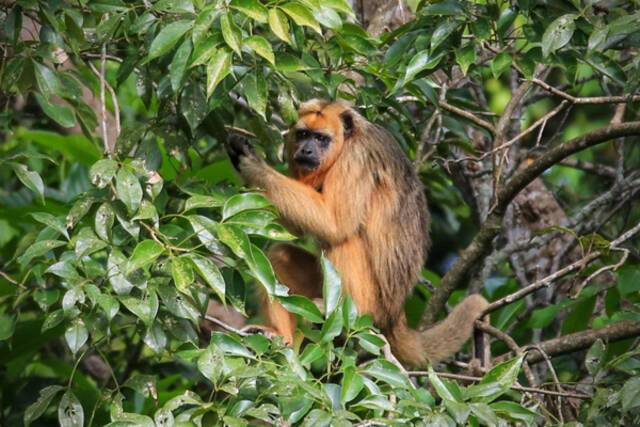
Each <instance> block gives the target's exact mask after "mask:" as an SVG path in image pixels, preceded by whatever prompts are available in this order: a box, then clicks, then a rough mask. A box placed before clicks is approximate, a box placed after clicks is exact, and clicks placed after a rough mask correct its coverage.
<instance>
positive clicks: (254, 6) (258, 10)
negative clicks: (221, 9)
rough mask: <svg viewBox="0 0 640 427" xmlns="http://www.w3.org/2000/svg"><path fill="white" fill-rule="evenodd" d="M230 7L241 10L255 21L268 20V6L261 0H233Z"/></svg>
mask: <svg viewBox="0 0 640 427" xmlns="http://www.w3.org/2000/svg"><path fill="white" fill-rule="evenodd" d="M229 7H231V8H232V9H236V10H239V11H240V12H242V13H244V14H245V15H247V16H248V17H249V18H251V19H253V20H255V21H258V22H261V23H266V22H267V15H268V11H267V8H266V7H264V6H263V5H262V3H260V1H259V0H232V1H231V3H230V4H229Z"/></svg>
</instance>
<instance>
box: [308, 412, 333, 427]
mask: <svg viewBox="0 0 640 427" xmlns="http://www.w3.org/2000/svg"><path fill="white" fill-rule="evenodd" d="M330 425H331V414H330V413H328V412H327V411H323V410H322V409H313V410H312V411H311V412H309V413H308V414H307V416H306V417H304V421H303V422H302V424H301V426H302V427H328V426H330Z"/></svg>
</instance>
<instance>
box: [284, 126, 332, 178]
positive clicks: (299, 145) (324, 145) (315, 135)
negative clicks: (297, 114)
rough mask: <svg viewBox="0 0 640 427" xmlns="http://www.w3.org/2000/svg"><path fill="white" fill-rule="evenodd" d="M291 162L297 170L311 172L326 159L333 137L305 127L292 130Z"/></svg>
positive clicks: (325, 132) (324, 131)
mask: <svg viewBox="0 0 640 427" xmlns="http://www.w3.org/2000/svg"><path fill="white" fill-rule="evenodd" d="M294 132H295V133H294V136H293V138H294V139H293V144H292V148H293V150H292V151H293V152H292V160H293V162H294V163H295V166H296V167H297V168H299V169H302V170H306V171H312V170H314V169H316V168H317V167H318V166H320V164H321V163H322V162H323V161H324V159H325V158H326V157H327V153H328V152H329V151H330V148H331V145H332V142H333V137H332V136H331V135H330V134H329V133H328V132H327V131H326V130H323V131H321V130H315V129H310V128H307V127H297V128H295V129H294Z"/></svg>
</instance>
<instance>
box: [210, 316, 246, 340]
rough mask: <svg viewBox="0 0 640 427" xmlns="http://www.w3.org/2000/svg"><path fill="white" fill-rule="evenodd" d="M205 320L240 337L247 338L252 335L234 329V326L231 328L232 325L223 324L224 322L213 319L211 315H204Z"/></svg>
mask: <svg viewBox="0 0 640 427" xmlns="http://www.w3.org/2000/svg"><path fill="white" fill-rule="evenodd" d="M204 318H205V319H206V320H208V321H209V322H213V323H215V324H216V325H218V326H220V327H222V328H224V329H226V330H227V331H230V332H233V333H236V334H238V335H240V336H243V337H247V336H249V335H251V334H250V333H247V332H244V331H241V330H240V329H238V328H234V327H233V326H231V325H229V324H227V323H225V322H223V321H222V320H220V319H218V318H217V317H213V316H210V315H208V314H205V315H204Z"/></svg>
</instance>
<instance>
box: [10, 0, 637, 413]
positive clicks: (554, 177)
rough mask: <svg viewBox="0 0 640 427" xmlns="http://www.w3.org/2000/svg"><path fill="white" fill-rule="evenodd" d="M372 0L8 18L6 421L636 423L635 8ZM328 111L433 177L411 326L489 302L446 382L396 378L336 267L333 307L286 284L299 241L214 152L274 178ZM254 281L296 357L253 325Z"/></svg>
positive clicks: (398, 371) (60, 0)
mask: <svg viewBox="0 0 640 427" xmlns="http://www.w3.org/2000/svg"><path fill="white" fill-rule="evenodd" d="M355 3H356V6H357V7H356V11H355V12H354V11H353V10H352V6H351V4H350V3H349V2H347V1H346V0H290V1H289V0H284V1H283V0H262V1H260V0H230V1H228V0H212V1H205V0H158V1H150V0H78V1H66V0H53V1H37V0H18V1H3V2H1V3H0V5H1V6H0V8H1V9H0V22H1V26H0V47H1V49H2V57H1V58H0V101H1V106H2V110H1V112H0V132H1V135H2V138H1V140H2V143H1V144H0V164H2V166H3V167H2V169H1V170H0V378H1V379H2V381H1V385H0V424H1V425H6V426H13V425H21V424H23V423H24V424H26V425H29V424H31V425H49V424H54V423H55V422H59V423H60V424H61V425H63V426H79V425H105V424H108V423H111V424H110V425H114V426H124V425H145V426H146V425H149V426H153V425H158V426H171V425H203V426H205V425H221V424H225V425H231V426H242V425H249V424H252V425H256V424H258V425H261V424H265V423H266V424H283V425H292V424H302V425H308V426H321V425H358V424H359V425H387V424H389V425H406V424H411V423H414V424H419V425H432V424H433V425H455V424H469V425H508V424H518V423H519V424H522V425H531V424H536V423H549V424H561V423H565V422H582V423H586V424H596V423H600V424H603V425H634V424H638V423H639V422H640V377H639V376H638V375H640V353H639V352H638V350H637V338H636V337H637V336H638V335H639V334H640V298H639V296H638V291H639V290H640V252H639V251H638V247H639V246H640V245H639V244H638V243H640V239H639V238H638V234H640V233H639V232H640V224H639V221H640V201H639V197H638V195H639V194H640V148H639V147H638V144H637V142H638V136H639V135H640V122H638V121H637V120H638V106H639V105H640V104H639V101H640V95H634V94H635V93H638V85H639V84H640V55H638V48H639V47H640V29H639V28H638V26H637V22H638V20H639V19H640V13H639V12H637V8H638V5H637V2H635V3H634V2H610V3H607V5H606V6H602V5H599V4H598V3H594V4H592V2H586V1H580V0H573V1H567V0H549V1H536V0H522V1H512V2H501V1H492V0H489V1H464V0H444V1H441V2H427V1H409V2H407V3H408V6H407V5H405V4H404V2H395V1H394V2H372V4H373V3H375V4H376V6H377V5H378V4H382V9H381V10H380V11H378V14H377V15H376V16H373V18H374V19H372V15H371V13H370V10H368V9H367V7H366V6H365V5H363V2H355ZM358 3H359V4H358ZM369 7H371V5H369ZM409 7H410V8H409ZM385 14H388V16H390V17H391V18H389V19H387V20H386V21H385V16H387V15H385ZM381 20H382V21H383V22H380V21H381ZM398 20H400V22H397V21H398ZM365 25H368V28H367V29H365V28H364V26H365ZM382 29H386V30H388V31H384V32H383V31H382ZM373 34H376V35H375V36H374V35H373ZM377 34H380V35H379V36H378V35H377ZM312 97H324V98H344V99H347V100H350V101H351V102H353V104H354V105H355V106H356V107H357V108H359V109H360V111H361V112H362V113H363V114H364V115H365V116H366V117H367V118H368V119H369V120H371V121H373V122H376V123H379V124H383V125H384V126H385V127H386V128H388V129H389V130H390V131H391V132H392V133H393V134H394V135H395V136H396V138H397V140H398V143H399V144H401V146H402V147H403V149H404V150H405V152H406V153H407V155H408V156H409V158H410V159H411V160H412V162H413V163H414V165H415V167H416V168H417V170H418V171H419V173H420V176H421V178H422V180H423V182H424V184H425V191H426V192H427V196H428V199H429V202H430V209H431V211H432V216H433V224H432V236H433V240H434V244H433V249H432V251H431V254H430V258H429V261H428V263H427V265H425V269H424V271H423V277H424V280H423V281H421V282H420V283H417V284H416V289H415V292H414V294H413V295H412V296H411V297H410V299H409V300H408V301H407V307H406V310H407V314H408V316H409V319H410V321H411V323H412V324H413V325H414V326H416V327H418V326H419V325H420V324H422V325H429V324H432V323H434V322H435V321H437V319H438V318H439V316H442V315H444V314H445V312H446V308H447V306H454V305H455V304H456V302H457V301H459V300H460V299H461V298H462V297H463V296H464V295H465V294H467V293H469V292H478V291H480V292H482V293H483V294H484V295H485V296H486V297H487V299H489V300H490V301H492V302H493V304H492V306H491V316H490V317H491V319H490V323H486V322H485V323H482V324H478V332H477V334H476V335H477V336H476V339H475V345H471V344H470V345H468V346H467V347H466V348H465V350H464V351H463V352H461V354H460V355H458V357H457V358H456V361H452V362H451V363H447V364H444V365H442V366H435V367H425V369H428V370H426V371H424V372H422V371H421V372H407V371H405V370H404V369H402V367H401V366H398V365H397V364H396V363H394V360H393V358H392V357H389V354H388V351H387V349H386V346H385V341H384V340H383V338H382V336H381V335H380V334H378V333H377V331H376V330H375V328H374V327H373V326H372V322H371V318H370V317H369V316H360V315H359V314H358V313H357V311H356V309H355V307H354V305H353V304H352V302H351V301H350V299H349V298H344V297H342V296H341V293H340V278H339V276H338V275H337V274H336V272H335V270H334V269H333V267H332V266H331V265H330V263H329V262H328V261H326V260H324V259H323V270H324V273H325V281H324V282H325V283H324V286H323V291H324V292H323V304H322V305H321V306H322V309H320V308H318V306H317V305H316V304H314V302H312V301H310V300H308V299H306V298H304V297H301V296H295V295H287V293H286V289H285V288H284V287H283V286H282V285H281V284H279V283H278V282H277V280H276V278H275V275H274V273H273V270H272V268H271V266H270V264H269V262H268V260H267V258H266V256H265V251H266V248H267V247H268V245H269V244H270V242H272V241H274V240H293V239H295V237H294V236H292V235H291V234H289V232H287V230H286V229H285V228H283V226H281V225H280V224H279V223H278V217H277V213H276V212H275V210H274V209H273V208H272V207H271V206H270V205H269V203H268V202H267V201H266V200H265V199H264V198H263V197H262V196H261V195H260V194H259V192H256V191H255V190H253V189H246V188H242V187H241V183H240V182H239V180H238V178H237V176H236V175H235V173H234V172H233V168H232V167H231V165H230V163H229V161H228V159H227V157H226V155H225V153H224V146H223V145H224V142H225V141H226V140H227V137H228V134H229V133H230V132H236V133H242V134H244V135H248V136H251V138H252V140H253V141H254V142H255V145H256V146H257V147H259V150H260V152H261V154H263V155H264V156H266V158H267V159H268V161H269V162H270V163H271V164H274V165H278V166H277V167H278V168H280V169H282V170H284V169H285V167H284V165H283V164H282V160H281V159H282V149H283V138H284V135H285V134H286V129H287V128H288V126H289V125H291V124H292V123H294V122H295V121H296V118H297V117H296V107H297V105H298V104H299V103H300V102H301V101H303V100H306V99H309V98H312ZM346 203H348V201H346ZM300 244H303V245H305V246H306V247H308V248H314V247H315V243H314V242H313V240H311V239H308V238H304V239H301V241H300ZM256 287H262V288H263V289H264V290H265V291H266V292H267V293H268V295H270V297H272V298H276V299H278V300H279V301H281V302H282V303H283V304H284V305H285V307H287V309H288V310H290V311H291V312H293V313H296V314H298V315H300V317H301V318H303V319H305V321H304V322H301V330H300V332H299V336H298V339H297V341H296V345H295V346H293V348H291V347H287V346H284V345H283V344H282V342H281V340H280V339H278V338H272V337H269V336H265V335H264V334H262V333H260V330H259V329H256V328H253V329H252V328H249V329H243V325H244V324H245V323H246V324H250V323H259V322H260V319H259V317H256V298H255V292H254V290H255V289H256ZM208 305H209V314H208V315H207V317H208V318H209V322H204V321H203V318H204V316H205V313H207V306H208ZM223 305H226V306H228V307H232V308H233V310H235V311H237V312H239V313H241V314H242V315H244V316H245V317H246V320H241V321H238V316H237V315H235V316H233V315H229V312H228V311H225V309H224V307H223ZM214 309H215V310H214ZM215 313H225V316H222V315H218V314H215ZM489 338H491V341H490V340H489ZM483 343H484V344H483ZM472 357H477V358H478V359H479V361H480V362H479V363H476V362H477V361H476V362H474V363H471V364H469V363H468V362H469V360H470V359H471V358H472ZM480 377H482V378H480Z"/></svg>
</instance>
